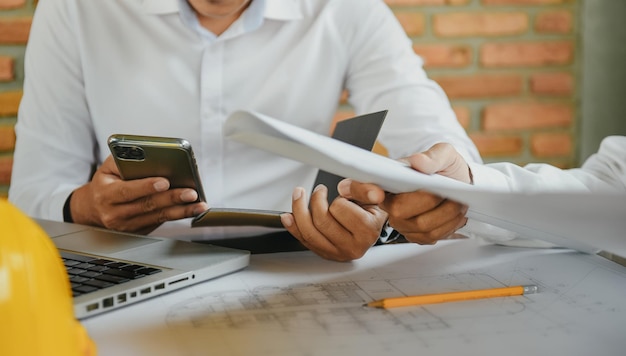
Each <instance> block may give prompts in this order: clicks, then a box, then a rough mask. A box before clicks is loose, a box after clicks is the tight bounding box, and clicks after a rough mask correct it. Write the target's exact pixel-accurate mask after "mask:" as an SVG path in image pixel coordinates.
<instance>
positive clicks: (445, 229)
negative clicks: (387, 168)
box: [338, 144, 472, 244]
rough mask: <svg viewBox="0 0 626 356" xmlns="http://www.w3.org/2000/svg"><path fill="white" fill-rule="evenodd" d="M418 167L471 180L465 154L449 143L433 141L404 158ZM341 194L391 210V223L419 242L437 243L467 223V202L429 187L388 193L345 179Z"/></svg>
mask: <svg viewBox="0 0 626 356" xmlns="http://www.w3.org/2000/svg"><path fill="white" fill-rule="evenodd" d="M404 160H405V161H406V162H408V163H410V165H411V167H412V168H413V169H415V170H418V171H420V172H423V173H426V174H440V175H443V176H447V177H450V178H454V179H457V180H460V181H462V182H466V183H471V181H472V178H471V172H470V170H469V167H468V165H467V163H466V162H465V160H464V159H463V157H462V156H461V155H460V154H458V153H457V152H456V150H455V149H454V148H453V147H452V146H451V145H449V144H437V145H434V146H433V147H432V148H430V149H429V150H428V151H426V152H422V153H416V154H414V155H411V156H410V157H408V158H406V159H404ZM338 191H339V194H340V195H341V196H342V197H344V198H346V199H352V200H357V201H360V202H362V204H378V206H379V207H380V208H381V209H383V210H384V211H386V212H387V213H388V214H389V225H390V226H392V227H393V228H394V229H395V230H396V231H398V232H400V233H401V234H402V235H404V237H405V238H406V239H407V240H409V241H412V242H416V243H419V244H434V243H435V242H437V241H438V240H441V239H445V238H447V237H449V236H450V235H452V234H453V233H454V232H455V231H456V230H458V229H460V228H461V227H463V226H464V225H465V224H466V223H467V218H466V217H465V214H466V213H467V206H465V205H463V204H460V203H457V202H454V201H451V200H447V199H444V198H441V197H439V196H438V195H435V194H431V193H429V192H426V191H415V192H410V193H403V194H390V193H385V192H384V191H383V190H382V189H381V188H380V187H378V186H377V185H374V184H366V183H360V182H356V181H352V180H350V179H345V180H343V181H341V182H340V183H339V185H338Z"/></svg>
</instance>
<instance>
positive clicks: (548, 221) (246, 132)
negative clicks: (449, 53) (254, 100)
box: [225, 111, 626, 256]
mask: <svg viewBox="0 0 626 356" xmlns="http://www.w3.org/2000/svg"><path fill="white" fill-rule="evenodd" d="M225 134H226V136H227V137H228V138H230V139H233V140H236V141H238V142H241V143H245V144H248V145H252V146H255V147H257V148H260V149H264V150H267V151H270V152H273V153H275V154H278V155H282V156H285V157H288V158H291V159H294V160H298V161H301V162H303V163H306V164H309V165H312V166H315V167H318V168H320V169H323V170H325V171H328V172H331V173H334V174H337V175H340V176H343V177H349V178H353V179H356V180H359V181H362V182H370V183H375V184H378V185H379V186H381V187H382V188H383V189H385V190H387V191H389V192H393V193H401V192H410V191H415V190H418V189H425V190H429V191H431V192H434V193H437V194H440V195H442V196H444V197H447V198H450V199H454V200H457V201H460V202H463V203H465V204H467V205H468V206H469V207H470V211H469V212H468V217H470V218H472V219H475V220H478V221H482V222H485V223H489V224H492V225H495V226H499V227H502V228H505V229H508V230H511V231H515V232H518V233H520V234H521V235H522V236H525V237H529V238H536V239H541V240H544V241H547V242H551V243H554V244H556V245H560V246H565V247H570V248H575V249H578V250H581V251H585V252H595V251H597V250H606V251H609V252H612V253H614V254H617V255H620V256H626V194H581V193H563V192H560V193H553V192H545V193H532V194H527V193H510V192H502V191H486V190H479V189H477V188H476V187H474V186H471V185H468V184H464V183H461V182H458V181H456V180H453V179H450V178H447V177H442V176H439V175H426V174H422V173H420V172H417V171H415V170H412V169H410V168H407V167H405V166H404V165H402V164H400V163H399V162H397V161H395V160H392V159H389V158H387V157H383V156H381V155H378V154H375V153H372V152H369V151H367V150H363V149H360V148H357V147H354V146H351V145H348V144H346V143H343V142H340V141H338V140H334V139H332V138H330V137H326V136H323V135H319V134H317V133H313V132H311V131H308V130H306V129H303V128H300V127H296V126H293V125H290V124H288V123H285V122H283V121H279V120H276V119H273V118H271V117H268V116H266V115H263V114H259V113H253V112H247V111H238V112H235V113H234V114H232V115H231V116H230V117H229V118H228V120H227V122H226V125H225Z"/></svg>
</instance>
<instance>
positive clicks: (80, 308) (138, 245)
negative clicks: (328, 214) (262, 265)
mask: <svg viewBox="0 0 626 356" xmlns="http://www.w3.org/2000/svg"><path fill="white" fill-rule="evenodd" d="M35 221H36V222H37V223H38V224H39V225H40V226H41V227H42V228H43V229H44V231H46V233H47V234H48V236H50V237H51V238H52V241H53V242H54V244H55V245H56V247H57V248H58V250H59V252H60V254H61V257H62V258H63V262H64V264H65V266H66V269H67V271H68V275H69V277H70V283H71V286H72V293H73V300H74V314H75V316H76V318H78V319H84V318H87V317H91V316H94V315H98V314H101V313H104V312H108V311H111V310H115V309H118V308H121V307H124V306H127V305H131V304H134V303H137V302H140V301H142V300H146V299H148V298H152V297H155V296H158V295H161V294H164V293H168V292H171V291H174V290H177V289H180V288H183V287H187V286H189V285H192V284H196V283H199V282H203V281H206V280H209V279H213V278H216V277H220V276H223V275H226V274H229V273H232V272H235V271H238V270H240V269H243V268H245V267H246V266H248V263H249V259H250V252H248V251H244V250H237V249H232V248H227V247H219V246H213V245H209V244H203V243H194V242H187V241H179V240H174V239H167V238H159V237H151V236H150V237H146V236H140V235H134V234H127V233H120V232H114V231H109V230H104V229H100V228H96V227H91V226H85V225H78V224H68V223H62V222H57V221H50V220H41V219H35Z"/></svg>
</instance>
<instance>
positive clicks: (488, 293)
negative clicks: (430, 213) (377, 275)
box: [363, 285, 537, 309]
mask: <svg viewBox="0 0 626 356" xmlns="http://www.w3.org/2000/svg"><path fill="white" fill-rule="evenodd" d="M533 293H537V286H534V285H529V286H514V287H504V288H492V289H481V290H472V291H462V292H451V293H439V294H424V295H416V296H408V297H397V298H385V299H380V300H375V301H373V302H369V303H367V304H364V305H363V306H367V307H372V308H383V309H387V308H395V307H406V306H410V305H422V304H435V303H446V302H457V301H462V300H472V299H484V298H494V297H509V296H513V295H524V294H533Z"/></svg>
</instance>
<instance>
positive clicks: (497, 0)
mask: <svg viewBox="0 0 626 356" xmlns="http://www.w3.org/2000/svg"><path fill="white" fill-rule="evenodd" d="M574 1H576V0H482V4H483V5H551V4H571V3H573V2H574Z"/></svg>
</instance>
